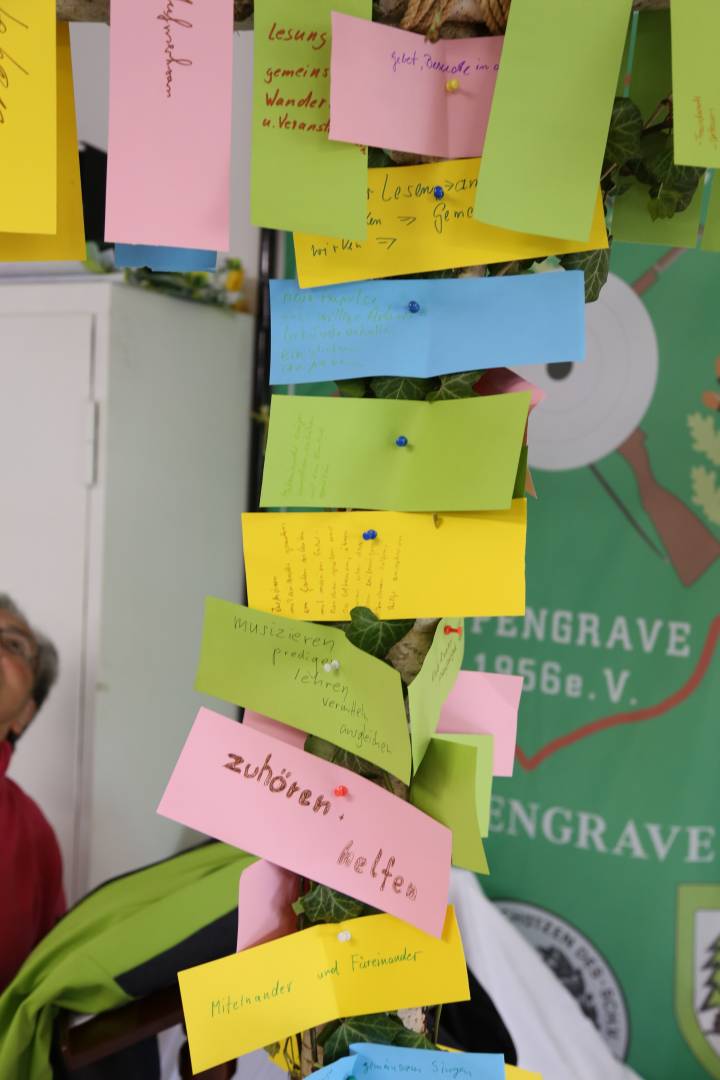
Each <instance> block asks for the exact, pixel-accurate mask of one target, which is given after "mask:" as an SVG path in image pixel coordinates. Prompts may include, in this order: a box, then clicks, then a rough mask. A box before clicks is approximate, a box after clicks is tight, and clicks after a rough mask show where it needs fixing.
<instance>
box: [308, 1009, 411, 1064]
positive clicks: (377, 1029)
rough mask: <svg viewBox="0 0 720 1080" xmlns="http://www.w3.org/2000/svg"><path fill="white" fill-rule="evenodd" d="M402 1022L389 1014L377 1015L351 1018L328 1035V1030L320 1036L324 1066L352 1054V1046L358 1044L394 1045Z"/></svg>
mask: <svg viewBox="0 0 720 1080" xmlns="http://www.w3.org/2000/svg"><path fill="white" fill-rule="evenodd" d="M402 1026H403V1024H402V1021H401V1020H400V1018H399V1017H397V1016H389V1015H388V1013H376V1014H375V1015H373V1016H351V1017H349V1018H348V1019H347V1020H343V1022H342V1023H341V1024H340V1025H339V1026H337V1027H335V1028H334V1029H333V1030H331V1031H330V1032H329V1033H327V1029H325V1030H324V1031H322V1032H321V1033H320V1035H319V1036H318V1042H319V1043H320V1045H321V1046H322V1048H323V1064H324V1065H329V1064H330V1063H331V1062H333V1061H337V1060H338V1058H342V1057H345V1056H346V1055H347V1054H349V1052H350V1044H351V1043H356V1042H371V1043H385V1044H386V1045H392V1043H393V1040H394V1039H395V1037H396V1035H397V1031H398V1027H402Z"/></svg>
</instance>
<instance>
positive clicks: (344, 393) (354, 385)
mask: <svg viewBox="0 0 720 1080" xmlns="http://www.w3.org/2000/svg"><path fill="white" fill-rule="evenodd" d="M336 385H337V388H338V390H339V391H340V397H365V394H366V392H367V379H336Z"/></svg>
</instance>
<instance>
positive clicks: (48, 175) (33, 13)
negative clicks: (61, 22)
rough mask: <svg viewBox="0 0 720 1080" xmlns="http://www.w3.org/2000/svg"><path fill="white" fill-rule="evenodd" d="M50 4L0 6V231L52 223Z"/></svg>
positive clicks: (42, 0)
mask: <svg viewBox="0 0 720 1080" xmlns="http://www.w3.org/2000/svg"><path fill="white" fill-rule="evenodd" d="M56 92H57V91H56V50H55V0H4V3H3V5H2V7H0V161H1V162H2V172H1V173H0V232H16V233H54V232H55V230H56V223H57V149H56V147H57V133H56V127H57V106H56Z"/></svg>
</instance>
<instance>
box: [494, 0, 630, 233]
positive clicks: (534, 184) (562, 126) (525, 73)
mask: <svg viewBox="0 0 720 1080" xmlns="http://www.w3.org/2000/svg"><path fill="white" fill-rule="evenodd" d="M630 6H631V0H601V2H600V3H597V2H596V3H589V2H584V3H580V2H578V0H543V2H542V3H539V2H538V0H513V2H512V6H511V8H510V19H509V21H508V26H507V31H506V33H505V44H504V45H503V51H502V59H501V62H500V71H499V73H498V79H497V83H496V85H495V94H494V96H493V103H492V109H491V112H490V121H489V123H488V130H487V135H486V136H485V149H484V151H483V161H482V169H481V170H480V174H479V177H478V186H477V192H476V197H475V217H476V218H477V219H478V220H479V221H482V222H485V223H487V224H489V225H498V226H500V227H502V228H504V229H514V230H516V231H517V232H527V233H538V234H540V235H542V236H559V237H563V238H565V239H569V240H586V239H587V237H588V236H589V235H590V229H591V227H592V218H593V211H594V209H595V200H596V198H597V187H598V181H599V179H600V172H601V169H602V161H603V155H604V152H605V143H606V140H607V133H608V127H609V124H610V112H611V110H612V103H613V98H614V96H615V87H616V84H617V78H618V72H619V69H620V61H621V59H622V55H623V47H624V44H625V33H626V30H627V25H628V17H629V15H630Z"/></svg>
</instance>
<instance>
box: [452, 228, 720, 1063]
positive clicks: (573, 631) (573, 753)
mask: <svg viewBox="0 0 720 1080" xmlns="http://www.w3.org/2000/svg"><path fill="white" fill-rule="evenodd" d="M612 268H613V271H614V274H613V276H612V277H611V279H610V281H609V283H608V286H607V287H606V289H605V290H604V292H603V294H602V296H601V298H600V300H599V301H598V303H597V304H595V305H592V306H591V307H590V308H589V309H588V311H589V316H588V318H589V325H588V358H587V361H586V362H585V363H583V364H578V365H574V366H573V365H568V364H564V365H559V364H558V365H552V366H550V367H547V368H544V369H540V368H537V367H536V368H532V369H531V368H528V369H527V370H526V371H525V372H524V374H526V377H528V378H531V379H532V380H533V381H534V382H536V383H538V384H539V385H541V386H542V388H543V389H544V390H545V392H546V394H547V397H546V400H545V402H544V403H543V404H542V405H541V406H540V407H539V408H538V409H537V410H536V411H535V414H534V416H533V418H532V421H531V430H530V464H531V469H532V472H533V476H534V480H535V484H536V487H537V491H538V495H539V499H538V501H537V502H534V501H533V500H529V501H530V503H531V505H530V507H529V525H528V560H527V571H528V572H527V581H528V604H527V613H526V615H525V618H524V619H476V620H471V619H468V620H467V622H466V626H467V631H468V633H467V645H466V654H465V661H464V665H465V667H467V668H477V669H480V670H488V671H498V672H503V673H515V674H520V675H523V676H524V680H525V682H524V690H523V696H522V701H521V706H520V723H519V729H518V750H517V759H516V763H515V773H514V776H513V777H512V778H511V779H496V780H495V782H494V788H493V790H494V797H493V812H492V820H491V831H490V836H489V838H488V841H487V856H488V861H489V863H490V870H491V876H490V877H489V878H483V879H482V884H483V886H484V887H485V888H486V889H487V891H488V892H489V894H490V895H491V896H492V897H493V898H494V899H496V900H497V901H498V902H500V903H501V905H502V906H503V907H504V909H505V911H506V912H507V914H508V915H509V916H510V918H511V919H512V920H513V922H514V923H515V924H516V925H517V927H518V929H520V930H521V931H522V932H523V933H524V934H526V935H527V936H528V937H529V938H530V940H531V941H532V942H533V943H534V944H535V946H536V947H537V948H538V949H539V950H540V952H541V953H542V955H543V957H544V958H545V960H546V961H547V963H548V964H549V965H550V966H551V967H552V968H553V970H554V971H555V972H556V974H557V975H558V976H559V978H561V979H562V981H563V982H564V983H565V985H566V986H567V988H568V990H569V991H570V992H571V993H572V994H573V995H574V997H575V998H576V999H577V1002H578V1005H579V1007H580V1008H581V1009H582V1010H583V1011H584V1012H585V1013H586V1015H587V1016H588V1017H589V1018H590V1019H591V1020H592V1021H593V1023H594V1024H595V1025H596V1026H597V1028H598V1029H599V1030H600V1032H601V1033H602V1035H603V1036H604V1037H605V1039H606V1040H607V1042H608V1043H609V1045H610V1047H611V1048H612V1050H613V1052H614V1053H615V1054H616V1055H617V1056H618V1057H621V1058H627V1059H628V1060H629V1062H630V1063H631V1064H632V1066H633V1067H634V1068H635V1069H637V1071H638V1072H639V1073H640V1075H641V1076H643V1077H647V1078H649V1080H679V1078H682V1080H695V1078H698V1080H700V1078H702V1077H705V1076H708V1075H709V1076H713V1077H720V977H719V976H718V971H719V970H720V888H715V889H712V888H709V889H706V890H705V891H704V892H703V891H702V890H700V891H698V886H700V885H704V886H708V885H712V884H714V883H718V882H720V866H719V858H718V855H719V852H720V837H719V836H718V829H720V785H719V783H718V771H719V770H718V765H719V763H720V708H719V703H720V663H718V657H717V654H718V648H717V638H718V633H719V631H720V616H719V615H718V609H719V607H720V542H718V535H719V533H720V423H719V422H718V413H717V411H716V408H715V407H714V406H716V405H717V391H718V389H720V387H718V381H717V380H718V371H717V362H716V357H717V355H718V353H720V303H719V302H718V295H719V289H720V257H718V256H717V255H713V254H710V253H704V252H696V251H682V250H680V249H672V250H663V249H662V248H658V247H654V246H653V247H650V246H623V245H618V246H617V247H616V248H615V250H614V253H613V260H612ZM687 897H691V898H693V902H692V903H689V902H688V901H687V900H684V899H683V898H687ZM703 905H704V906H703Z"/></svg>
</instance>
